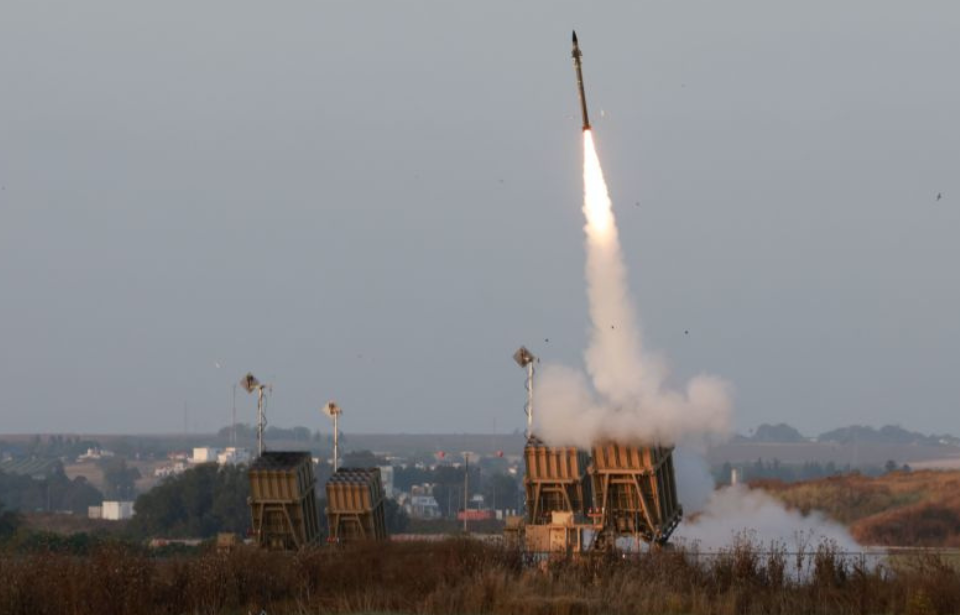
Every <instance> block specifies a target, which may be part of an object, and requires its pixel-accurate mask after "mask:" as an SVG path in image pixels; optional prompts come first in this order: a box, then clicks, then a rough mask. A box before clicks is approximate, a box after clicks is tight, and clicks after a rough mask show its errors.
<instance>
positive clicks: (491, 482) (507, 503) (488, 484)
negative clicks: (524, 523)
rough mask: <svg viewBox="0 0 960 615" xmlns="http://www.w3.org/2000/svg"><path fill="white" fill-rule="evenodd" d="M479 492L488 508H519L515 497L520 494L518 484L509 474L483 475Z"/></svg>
mask: <svg viewBox="0 0 960 615" xmlns="http://www.w3.org/2000/svg"><path fill="white" fill-rule="evenodd" d="M480 492H481V493H482V494H483V499H484V501H485V502H486V504H487V506H489V507H490V508H493V509H511V510H520V505H519V501H518V500H519V498H518V497H517V496H519V495H520V485H519V483H518V482H517V479H516V478H514V477H513V476H511V475H509V474H503V473H498V474H494V475H492V476H484V477H483V487H482V488H481V489H480Z"/></svg>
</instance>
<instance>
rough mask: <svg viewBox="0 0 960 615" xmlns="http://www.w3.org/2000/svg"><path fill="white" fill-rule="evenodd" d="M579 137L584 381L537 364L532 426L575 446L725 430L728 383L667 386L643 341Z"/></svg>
mask: <svg viewBox="0 0 960 615" xmlns="http://www.w3.org/2000/svg"><path fill="white" fill-rule="evenodd" d="M583 138H584V143H583V145H584V148H583V151H584V160H583V181H584V201H583V213H584V216H585V217H586V221H587V222H586V226H585V227H584V231H585V232H586V236H587V241H586V247H587V264H586V278H587V297H588V301H589V308H590V321H591V334H590V344H589V347H588V348H587V350H586V353H585V356H584V359H585V363H586V368H587V373H588V374H589V376H590V381H589V383H588V381H587V379H586V378H585V377H584V375H583V374H582V373H581V372H579V371H577V370H573V369H570V368H566V367H562V366H547V367H546V368H545V369H543V370H542V371H541V374H540V377H539V379H538V381H537V383H536V388H537V398H538V404H537V406H538V408H540V410H539V411H538V414H537V415H536V418H537V423H538V426H537V430H536V431H537V434H538V435H539V436H540V437H541V438H543V439H544V440H545V441H546V442H547V443H549V444H553V445H576V446H580V447H589V446H590V445H591V444H592V443H594V442H596V441H598V440H603V439H610V438H615V439H617V440H619V441H643V442H661V443H664V444H671V443H675V442H677V441H679V440H680V439H681V438H685V437H687V438H689V437H697V436H708V435H711V434H716V435H725V434H726V433H727V432H728V431H729V428H730V392H729V386H728V385H727V384H726V383H725V382H724V381H722V380H721V379H719V378H716V377H713V376H697V377H696V378H693V379H692V380H690V382H688V383H687V385H686V387H685V388H684V389H683V390H682V391H678V390H670V389H667V388H666V387H665V386H664V380H665V378H666V376H667V373H666V369H665V367H664V365H663V364H662V362H661V361H660V360H659V359H658V358H657V357H655V356H653V355H652V354H650V353H648V352H646V351H645V350H644V348H643V344H642V339H641V335H640V327H639V321H638V318H637V313H636V310H635V309H634V306H633V302H632V300H631V298H630V293H629V291H628V289H627V271H626V265H625V264H624V260H623V253H622V251H621V249H620V239H619V236H618V233H617V226H616V220H615V218H614V215H613V206H612V203H611V201H610V196H609V194H608V192H607V185H606V182H605V181H604V178H603V170H602V168H601V167H600V160H599V158H598V157H597V152H596V149H595V148H594V143H593V135H592V134H591V132H590V131H589V130H585V131H584V132H583Z"/></svg>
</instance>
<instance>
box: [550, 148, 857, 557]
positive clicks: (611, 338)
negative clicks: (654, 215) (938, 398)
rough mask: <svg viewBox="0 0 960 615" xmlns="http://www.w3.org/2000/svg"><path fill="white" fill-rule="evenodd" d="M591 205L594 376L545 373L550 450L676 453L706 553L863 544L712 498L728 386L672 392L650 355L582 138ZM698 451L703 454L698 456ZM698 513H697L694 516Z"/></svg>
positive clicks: (777, 507) (693, 525)
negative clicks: (709, 450)
mask: <svg viewBox="0 0 960 615" xmlns="http://www.w3.org/2000/svg"><path fill="white" fill-rule="evenodd" d="M583 135H584V164H583V181H584V203H583V213H584V216H585V217H586V220H587V223H586V226H585V227H584V231H585V232H586V236H587V242H586V247H587V265H586V278H587V296H588V300H589V307H590V320H591V324H592V327H591V335H590V344H589V347H588V348H587V350H586V352H585V357H584V358H585V362H586V368H587V373H588V374H589V376H590V382H589V383H588V381H587V377H586V375H585V374H584V373H583V372H582V371H579V370H576V369H572V368H569V367H564V366H559V365H547V366H545V367H544V368H543V369H542V370H541V371H540V378H539V380H538V381H537V382H536V392H537V408H538V412H537V414H536V420H537V426H536V428H535V432H536V433H537V435H538V436H539V437H540V438H542V439H543V440H544V441H545V442H546V443H547V444H551V445H557V446H559V445H573V446H577V447H580V448H584V449H588V448H589V447H590V446H591V445H592V444H594V443H595V442H597V441H602V440H607V439H612V440H616V441H619V442H631V441H633V442H637V443H643V442H647V443H649V442H659V443H664V444H676V443H680V442H684V443H686V444H688V446H687V447H683V446H681V447H678V448H677V449H676V452H675V455H674V461H675V471H676V475H677V485H678V496H679V498H680V501H681V504H682V505H683V507H684V510H685V511H686V513H687V515H688V516H687V520H685V521H684V522H683V523H682V524H681V526H680V527H679V528H678V530H677V533H676V536H677V538H678V539H679V540H681V541H686V542H688V543H689V542H696V543H698V544H699V545H700V547H701V548H702V549H717V548H722V547H726V546H729V545H730V544H731V542H732V541H733V540H734V538H735V537H736V536H737V535H738V534H740V533H742V532H744V531H748V532H750V538H751V539H752V540H753V541H754V542H755V543H757V544H770V543H771V542H778V543H780V544H784V545H786V546H787V547H792V546H794V543H795V541H797V540H808V541H810V542H811V543H813V544H816V543H819V542H820V541H821V540H824V539H827V540H832V541H834V542H835V543H836V544H838V545H839V546H840V547H841V548H843V549H849V550H855V549H856V543H855V542H854V541H853V539H852V538H851V537H850V535H849V533H847V531H846V530H845V529H844V528H843V527H842V526H840V525H838V524H835V523H832V522H830V521H828V520H827V519H825V518H824V517H823V516H822V515H819V514H813V515H809V516H803V515H800V514H799V513H797V512H794V511H789V510H787V509H786V508H785V507H784V506H783V505H782V504H781V503H780V502H779V501H777V500H776V499H774V498H773V497H772V496H770V495H768V494H766V493H764V492H762V491H758V490H748V489H746V488H744V487H739V486H738V487H732V488H725V489H721V490H719V491H714V487H713V478H712V477H711V476H710V472H709V468H708V467H707V464H706V462H705V460H704V457H703V449H702V445H703V444H704V442H703V440H704V439H705V438H707V437H709V436H723V435H726V434H727V433H728V432H729V429H730V394H729V386H728V385H727V384H726V383H725V382H724V381H723V380H721V379H719V378H716V377H713V376H697V377H696V378H693V379H692V380H690V382H689V383H687V385H686V388H685V389H684V390H683V391H676V390H670V389H668V388H666V387H665V386H664V381H665V379H666V376H667V374H666V369H665V367H664V365H663V363H662V362H661V361H660V360H658V359H657V358H656V357H655V356H652V355H651V354H650V353H648V352H646V351H645V350H644V347H643V344H642V336H641V331H640V326H639V320H638V318H637V313H636V310H635V309H634V306H633V302H632V301H631V299H630V293H629V292H628V289H627V271H626V265H625V263H624V260H623V254H622V252H621V249H620V239H619V236H618V233H617V225H616V220H615V218H614V215H613V206H612V203H611V200H610V196H609V194H608V192H607V185H606V182H605V181H604V178H603V170H602V169H601V167H600V160H599V158H598V157H597V153H596V149H595V148H594V143H593V136H592V135H591V133H590V131H584V133H583ZM698 449H699V450H698ZM691 513H699V514H696V515H692V518H691Z"/></svg>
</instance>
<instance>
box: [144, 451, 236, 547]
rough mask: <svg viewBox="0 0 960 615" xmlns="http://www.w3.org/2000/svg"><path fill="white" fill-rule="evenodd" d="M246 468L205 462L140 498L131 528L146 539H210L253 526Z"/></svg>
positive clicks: (167, 480) (166, 481)
mask: <svg viewBox="0 0 960 615" xmlns="http://www.w3.org/2000/svg"><path fill="white" fill-rule="evenodd" d="M249 493H250V483H249V481H248V479H247V471H246V468H244V467H241V466H229V465H228V466H224V467H222V468H218V467H217V465H216V464H212V463H205V464H201V465H199V466H197V467H195V468H190V469H189V470H187V471H186V472H183V473H182V474H180V475H178V476H173V477H170V478H168V479H166V480H165V481H163V482H162V483H160V484H159V485H157V486H156V487H154V488H153V489H151V490H150V491H148V492H147V493H144V494H143V495H141V496H140V497H138V498H137V501H136V503H135V504H134V516H133V519H132V520H131V522H130V528H131V531H133V532H134V533H135V534H137V535H139V536H142V537H150V536H165V537H169V538H210V537H213V536H215V535H216V534H217V533H218V532H234V533H238V534H245V533H246V531H247V529H248V528H249V527H250V511H249V508H248V507H247V496H248V495H249Z"/></svg>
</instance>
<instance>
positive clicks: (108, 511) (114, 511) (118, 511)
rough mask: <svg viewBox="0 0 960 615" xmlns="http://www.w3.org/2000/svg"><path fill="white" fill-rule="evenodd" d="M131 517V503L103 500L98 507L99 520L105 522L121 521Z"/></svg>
mask: <svg viewBox="0 0 960 615" xmlns="http://www.w3.org/2000/svg"><path fill="white" fill-rule="evenodd" d="M131 517H133V502H128V501H122V500H105V501H104V502H103V504H102V505H101V507H100V518H101V519H106V520H107V521H123V520H125V519H130V518H131Z"/></svg>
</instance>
